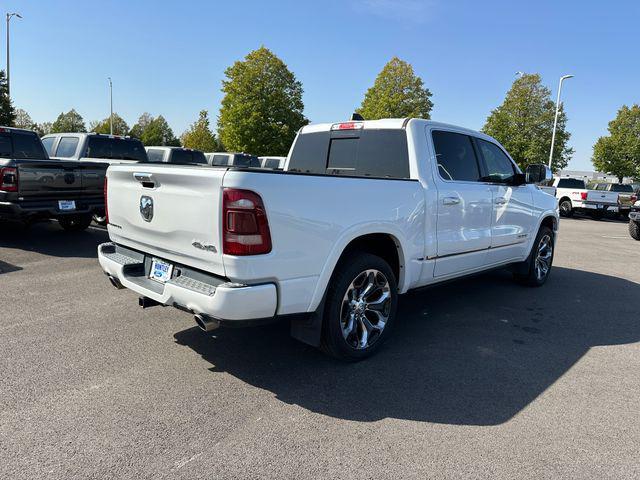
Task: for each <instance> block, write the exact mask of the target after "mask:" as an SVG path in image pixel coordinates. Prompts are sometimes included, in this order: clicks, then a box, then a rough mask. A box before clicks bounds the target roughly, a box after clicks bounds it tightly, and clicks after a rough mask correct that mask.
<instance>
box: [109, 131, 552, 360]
mask: <svg viewBox="0 0 640 480" xmlns="http://www.w3.org/2000/svg"><path fill="white" fill-rule="evenodd" d="M288 158H289V160H288V165H287V170H286V171H283V172H278V171H268V170H262V169H260V170H259V169H244V168H228V169H224V170H223V169H216V168H210V169H201V168H198V167H193V166H176V165H170V164H163V165H144V168H141V166H128V165H118V166H113V167H111V168H110V169H109V171H108V191H107V204H108V207H109V208H108V210H109V226H108V229H109V236H110V240H111V242H109V243H105V244H102V245H100V246H99V248H98V256H99V262H100V265H101V266H102V268H103V270H104V271H105V273H106V274H107V275H108V276H109V278H110V280H111V282H112V284H113V285H114V286H116V287H118V288H123V287H126V288H129V289H131V290H133V291H135V292H137V293H138V294H139V295H140V296H141V298H140V304H141V305H142V306H143V307H148V306H152V305H158V304H162V305H172V306H176V307H178V308H180V309H182V310H186V311H189V312H191V313H192V314H193V315H194V317H195V321H196V323H197V324H198V325H199V326H200V328H202V329H203V330H207V331H208V330H211V329H213V328H217V327H218V326H220V325H245V324H248V323H258V322H263V321H271V320H273V319H275V318H289V319H292V320H291V329H292V334H293V336H294V337H295V338H298V339H300V340H302V341H304V342H307V343H309V344H311V345H316V346H321V348H322V349H323V350H324V351H325V352H328V353H330V354H332V355H334V356H336V357H340V358H344V359H350V360H355V359H360V358H363V357H365V356H367V355H369V354H371V353H373V352H374V351H375V350H376V349H378V348H379V347H380V345H381V343H382V342H383V340H384V339H385V338H386V337H387V336H388V335H390V333H391V328H392V326H393V323H394V320H395V316H396V306H397V301H398V295H399V294H403V293H405V292H408V291H410V290H413V289H416V288H419V287H424V286H426V285H430V284H434V283H438V282H442V281H446V280H450V279H453V278H457V277H462V276H466V275H469V274H472V273H475V272H480V271H484V270H488V269H493V268H496V267H503V266H509V267H511V268H512V269H513V272H514V276H515V278H516V279H517V280H518V281H520V282H522V283H524V284H526V285H530V286H541V285H542V284H544V283H545V281H546V280H547V278H548V276H549V272H550V271H551V265H552V261H553V253H554V246H555V239H556V235H557V229H558V202H557V200H556V199H555V198H554V197H552V196H550V195H548V194H546V193H544V192H542V191H541V190H539V189H538V188H537V186H536V185H532V184H527V183H526V180H525V179H526V178H527V177H526V176H525V174H523V173H521V171H520V170H519V168H518V166H517V165H516V164H515V163H514V162H513V160H512V159H511V158H510V157H509V155H508V154H507V152H506V151H505V150H504V148H503V147H502V146H501V145H500V144H499V143H498V142H497V141H496V140H494V139H493V138H491V137H489V136H487V135H484V134H482V133H480V132H475V131H472V130H467V129H465V128H461V127H455V126H451V125H446V124H442V123H436V122H431V121H426V120H420V119H383V120H375V121H364V122H342V123H334V124H322V125H310V126H305V127H303V128H302V130H301V131H300V132H299V134H298V135H297V137H296V139H295V141H294V144H293V146H292V149H291V152H290V155H289V157H288ZM196 170H197V173H196ZM542 171H544V172H545V178H551V172H550V170H549V169H546V167H545V168H544V169H543V170H542ZM528 179H529V181H530V182H534V181H539V180H541V179H539V178H536V175H529V176H528ZM531 301H532V302H535V301H537V300H535V296H534V297H532V299H531Z"/></svg>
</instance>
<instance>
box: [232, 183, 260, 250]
mask: <svg viewBox="0 0 640 480" xmlns="http://www.w3.org/2000/svg"><path fill="white" fill-rule="evenodd" d="M222 228H223V232H222V251H223V253H225V254H227V255H261V254H264V253H269V252H270V251H271V233H270V232H269V222H268V221H267V213H266V211H265V208H264V203H262V198H260V195H258V194H257V193H255V192H252V191H250V190H238V189H235V188H225V189H224V190H223V191H222Z"/></svg>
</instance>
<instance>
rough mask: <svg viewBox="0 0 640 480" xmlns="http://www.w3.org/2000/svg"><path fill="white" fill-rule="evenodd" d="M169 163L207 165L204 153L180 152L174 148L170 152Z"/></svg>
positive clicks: (180, 150)
mask: <svg viewBox="0 0 640 480" xmlns="http://www.w3.org/2000/svg"><path fill="white" fill-rule="evenodd" d="M169 162H171V163H198V164H201V163H202V164H204V163H207V159H206V158H205V157H204V153H202V152H198V151H193V150H182V149H179V148H176V149H174V150H172V152H171V157H170V160H169Z"/></svg>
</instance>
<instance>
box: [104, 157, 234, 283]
mask: <svg viewBox="0 0 640 480" xmlns="http://www.w3.org/2000/svg"><path fill="white" fill-rule="evenodd" d="M225 173H226V170H223V169H217V168H208V167H197V166H194V167H187V166H169V165H150V164H137V165H114V166H111V167H109V169H108V171H107V199H108V200H107V207H108V212H109V227H108V228H109V235H110V237H111V239H112V240H113V241H114V242H116V243H119V244H122V245H125V246H128V247H130V248H133V249H137V250H140V251H142V252H144V253H148V254H152V255H156V256H158V257H160V258H161V259H166V260H169V261H171V262H175V263H178V264H185V265H188V266H191V267H194V268H198V269H200V270H204V271H207V272H210V273H213V274H216V275H224V267H223V263H222V246H221V235H220V208H221V207H220V202H221V198H222V192H221V187H222V180H223V177H224V175H225Z"/></svg>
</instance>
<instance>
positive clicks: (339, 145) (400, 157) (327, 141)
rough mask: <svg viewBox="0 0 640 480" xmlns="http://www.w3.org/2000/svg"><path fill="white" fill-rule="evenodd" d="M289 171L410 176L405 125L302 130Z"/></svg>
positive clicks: (397, 177) (364, 175)
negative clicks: (395, 127)
mask: <svg viewBox="0 0 640 480" xmlns="http://www.w3.org/2000/svg"><path fill="white" fill-rule="evenodd" d="M288 171H290V172H298V173H310V174H317V175H338V176H352V177H372V178H392V179H408V178H409V150H408V147H407V133H406V131H405V130H404V129H362V130H344V131H324V132H310V133H301V134H299V135H298V138H297V139H296V143H295V145H294V147H293V150H292V152H291V158H290V160H289V168H288Z"/></svg>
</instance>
